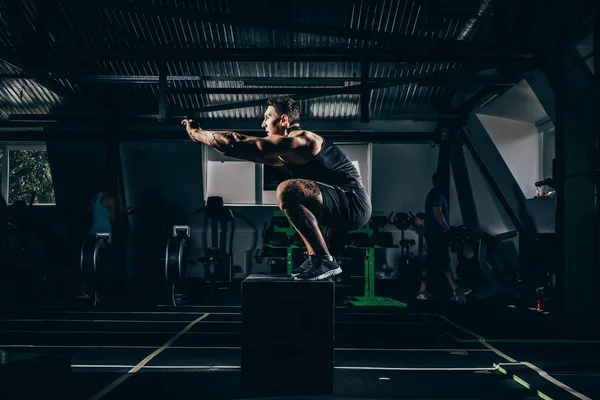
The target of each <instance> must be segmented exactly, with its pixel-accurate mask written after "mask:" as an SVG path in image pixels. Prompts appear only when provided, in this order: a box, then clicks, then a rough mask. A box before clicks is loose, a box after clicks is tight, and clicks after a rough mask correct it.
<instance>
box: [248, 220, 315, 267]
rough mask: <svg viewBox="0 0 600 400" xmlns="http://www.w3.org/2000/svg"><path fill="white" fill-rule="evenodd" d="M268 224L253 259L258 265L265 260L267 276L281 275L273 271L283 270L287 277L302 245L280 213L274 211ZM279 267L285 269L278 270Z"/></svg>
mask: <svg viewBox="0 0 600 400" xmlns="http://www.w3.org/2000/svg"><path fill="white" fill-rule="evenodd" d="M270 222H271V223H270V225H269V226H267V224H265V227H264V229H263V233H262V238H263V247H262V249H257V250H256V253H255V255H254V259H255V260H256V262H258V263H260V262H262V260H263V259H267V263H268V265H269V275H281V274H278V273H274V271H273V270H274V269H275V272H280V271H279V270H281V269H283V270H284V271H285V272H284V274H285V275H288V276H289V275H291V274H292V270H293V269H294V267H295V265H294V259H295V257H294V256H295V253H297V252H299V251H302V250H301V249H304V248H305V246H304V243H303V242H302V238H300V236H299V235H298V233H297V232H296V230H295V229H294V227H293V226H292V224H291V223H290V221H289V220H288V218H287V217H286V215H285V214H284V213H283V212H282V211H280V210H276V211H275V212H274V213H273V217H271V221H270ZM281 265H285V267H284V268H278V267H279V266H281ZM281 272H283V271H281Z"/></svg>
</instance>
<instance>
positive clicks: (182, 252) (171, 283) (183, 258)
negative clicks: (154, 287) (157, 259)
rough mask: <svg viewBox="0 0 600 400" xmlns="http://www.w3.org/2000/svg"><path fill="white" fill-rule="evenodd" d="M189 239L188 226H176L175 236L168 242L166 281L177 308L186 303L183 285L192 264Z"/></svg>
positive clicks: (166, 250)
mask: <svg viewBox="0 0 600 400" xmlns="http://www.w3.org/2000/svg"><path fill="white" fill-rule="evenodd" d="M189 238H190V227H189V226H188V225H174V226H173V236H172V237H170V238H169V239H168V240H167V246H166V248H165V271H164V273H165V281H166V282H167V287H168V288H169V289H170V291H171V301H172V303H173V305H174V306H175V307H177V306H180V305H182V304H183V303H184V301H185V296H184V293H183V283H184V280H185V279H186V278H187V277H188V276H189V265H190V264H191V263H192V262H191V260H190V250H189V248H190V244H189Z"/></svg>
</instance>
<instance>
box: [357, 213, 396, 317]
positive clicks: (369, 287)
mask: <svg viewBox="0 0 600 400" xmlns="http://www.w3.org/2000/svg"><path fill="white" fill-rule="evenodd" d="M373 215H374V216H375V217H374V218H373V217H372V218H371V220H370V221H369V223H368V224H367V225H366V226H364V227H363V228H361V229H358V230H356V231H351V232H350V235H351V237H352V236H354V237H357V236H358V237H361V236H362V237H363V238H364V237H365V236H366V238H368V240H363V241H362V243H357V242H355V243H352V244H349V245H346V248H354V249H361V250H364V251H365V289H364V295H363V296H351V297H349V298H348V300H346V303H347V304H351V305H353V306H363V307H364V306H366V307H400V308H406V303H403V302H401V301H398V300H394V299H390V298H387V297H381V296H375V249H384V248H389V247H398V246H395V245H393V244H389V245H380V244H377V240H376V239H375V237H376V235H374V234H377V233H383V227H373V226H372V225H374V224H373V220H374V219H375V218H377V216H376V213H373ZM381 244H383V243H381Z"/></svg>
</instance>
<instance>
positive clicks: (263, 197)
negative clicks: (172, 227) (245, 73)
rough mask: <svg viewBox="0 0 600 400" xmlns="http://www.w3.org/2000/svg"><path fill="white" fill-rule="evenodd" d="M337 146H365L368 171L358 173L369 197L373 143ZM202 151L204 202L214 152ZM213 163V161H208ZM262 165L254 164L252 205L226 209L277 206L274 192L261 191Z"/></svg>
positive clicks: (221, 157) (225, 159) (231, 204)
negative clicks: (209, 166)
mask: <svg viewBox="0 0 600 400" xmlns="http://www.w3.org/2000/svg"><path fill="white" fill-rule="evenodd" d="M334 143H335V144H336V145H338V146H345V145H362V146H365V145H366V146H367V149H366V151H367V154H366V156H367V157H366V160H367V169H368V171H367V172H366V174H365V171H362V170H361V171H360V173H361V176H363V182H364V181H365V176H368V181H367V184H366V185H365V189H367V192H368V193H369V196H370V195H371V187H372V179H373V163H372V161H373V159H372V157H373V143H372V142H334ZM203 147H204V149H203V152H202V193H203V197H204V201H205V202H206V199H207V198H208V196H209V194H208V192H207V188H208V165H209V163H208V162H209V152H210V151H215V150H213V149H212V148H210V146H206V145H203ZM218 158H219V159H223V162H247V161H246V160H239V159H235V158H229V157H225V156H221V155H219V156H218ZM210 161H214V160H210ZM263 169H264V165H263V164H260V163H255V165H254V172H255V180H254V197H255V201H254V203H225V206H227V207H274V206H277V203H276V202H275V201H274V198H275V192H274V191H266V190H263V174H264V171H263Z"/></svg>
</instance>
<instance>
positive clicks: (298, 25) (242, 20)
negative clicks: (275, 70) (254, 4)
mask: <svg viewBox="0 0 600 400" xmlns="http://www.w3.org/2000/svg"><path fill="white" fill-rule="evenodd" d="M61 3H63V4H64V5H66V6H67V7H68V8H71V9H77V11H79V12H86V11H87V12H97V11H98V10H101V11H104V10H105V9H107V8H108V9H111V10H112V11H116V12H124V13H135V14H137V15H142V16H148V17H151V18H153V19H156V18H165V19H166V18H168V19H177V20H182V21H188V22H190V23H192V24H194V23H198V22H207V23H217V24H224V25H227V26H234V27H236V26H242V27H249V28H260V29H273V30H276V31H286V32H298V33H307V34H313V35H320V36H329V37H339V38H343V39H356V40H364V41H368V42H375V43H377V44H379V45H392V46H396V47H404V48H405V49H408V48H411V47H413V46H416V47H423V46H433V47H434V48H436V49H441V48H446V49H451V50H452V52H461V51H464V50H469V49H471V50H472V49H473V47H472V46H471V45H470V44H469V43H466V42H460V41H455V40H452V39H440V38H427V37H425V36H416V35H408V34H402V33H387V32H381V31H369V30H363V29H355V28H348V27H345V26H335V25H321V24H314V23H304V22H300V21H289V20H288V19H282V18H272V17H268V18H266V17H260V16H255V15H253V16H252V17H251V18H249V17H248V15H243V14H240V13H237V12H236V11H233V12H228V13H221V12H214V11H209V10H199V9H194V8H184V7H171V6H165V5H159V4H151V3H146V2H145V3H143V4H141V3H135V2H124V1H122V0H101V1H97V2H94V3H93V5H91V6H90V5H89V3H86V2H82V1H80V0H62V1H61ZM474 16H475V15H473V17H474ZM179 45H182V46H183V45H186V43H179ZM488 45H489V43H488ZM494 46H495V47H496V49H497V50H499V51H500V52H503V53H513V54H520V55H525V54H527V55H531V54H535V53H536V50H534V49H532V48H529V49H528V48H525V47H524V46H523V43H522V42H514V43H511V42H508V41H506V40H505V41H504V42H501V43H497V44H494Z"/></svg>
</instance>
